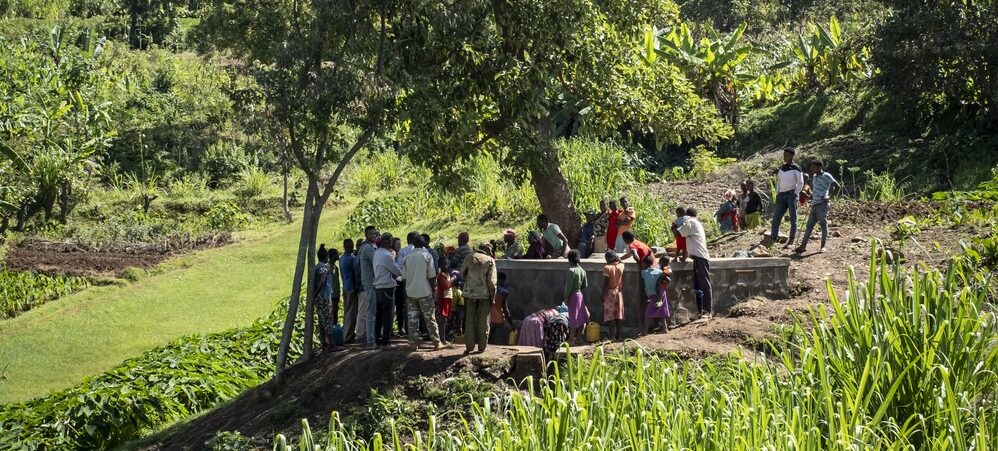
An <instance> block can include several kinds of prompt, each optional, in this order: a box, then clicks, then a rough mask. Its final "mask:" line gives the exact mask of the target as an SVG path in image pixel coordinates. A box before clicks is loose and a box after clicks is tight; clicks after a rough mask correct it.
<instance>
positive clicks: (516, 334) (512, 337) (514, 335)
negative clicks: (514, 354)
mask: <svg viewBox="0 0 998 451" xmlns="http://www.w3.org/2000/svg"><path fill="white" fill-rule="evenodd" d="M519 341H520V331H518V330H516V329H513V330H511V331H509V345H510V346H516V343H517V342H519Z"/></svg>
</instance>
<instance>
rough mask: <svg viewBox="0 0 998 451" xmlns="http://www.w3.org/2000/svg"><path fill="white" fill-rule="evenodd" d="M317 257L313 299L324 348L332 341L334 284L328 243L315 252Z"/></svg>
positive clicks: (327, 347) (313, 276)
mask: <svg viewBox="0 0 998 451" xmlns="http://www.w3.org/2000/svg"><path fill="white" fill-rule="evenodd" d="M315 254H316V255H315V257H316V259H318V260H319V261H318V262H317V263H316V264H315V268H314V269H313V274H312V281H313V282H312V283H313V284H314V287H313V289H312V291H313V295H312V299H313V302H314V305H315V310H316V313H317V314H318V316H319V338H320V340H321V342H322V347H323V349H329V348H330V347H331V346H332V343H331V342H330V341H329V330H328V329H327V328H328V327H329V326H331V324H330V323H329V320H330V318H329V310H330V308H329V304H331V303H332V301H331V300H330V298H331V297H332V284H330V283H329V279H330V275H329V252H328V251H326V244H325V243H323V244H320V245H319V250H317V251H316V252H315Z"/></svg>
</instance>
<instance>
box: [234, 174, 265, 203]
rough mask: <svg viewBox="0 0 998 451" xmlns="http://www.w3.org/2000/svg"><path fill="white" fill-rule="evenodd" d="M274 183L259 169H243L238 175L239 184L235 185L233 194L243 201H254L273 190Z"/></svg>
mask: <svg viewBox="0 0 998 451" xmlns="http://www.w3.org/2000/svg"><path fill="white" fill-rule="evenodd" d="M273 188H274V183H273V181H272V180H271V179H270V176H269V175H267V173H266V172H264V171H263V170H262V169H260V168H256V167H252V168H247V169H243V170H242V171H241V172H240V173H239V183H238V184H237V185H236V190H235V193H236V195H237V196H239V197H242V198H243V199H254V198H256V197H260V196H262V195H264V194H266V193H269V192H271V191H272V190H273Z"/></svg>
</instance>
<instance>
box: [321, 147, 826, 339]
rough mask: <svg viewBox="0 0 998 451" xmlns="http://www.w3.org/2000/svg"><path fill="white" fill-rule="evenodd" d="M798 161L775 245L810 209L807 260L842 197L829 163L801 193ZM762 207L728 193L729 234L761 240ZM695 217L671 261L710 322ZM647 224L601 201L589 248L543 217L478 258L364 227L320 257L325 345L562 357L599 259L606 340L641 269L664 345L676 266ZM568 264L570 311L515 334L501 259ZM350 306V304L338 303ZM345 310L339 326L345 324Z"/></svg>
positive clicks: (747, 191)
mask: <svg viewBox="0 0 998 451" xmlns="http://www.w3.org/2000/svg"><path fill="white" fill-rule="evenodd" d="M794 155H795V152H794V150H793V149H787V150H786V151H785V152H784V164H783V165H782V166H781V167H780V169H779V171H778V172H777V180H776V186H777V187H778V191H777V192H778V194H777V196H776V198H775V200H774V205H773V207H774V214H773V220H772V227H773V230H772V235H771V236H768V237H767V239H772V240H776V239H777V238H778V237H779V226H780V222H781V221H782V218H783V216H784V215H785V214H786V213H789V214H790V219H791V221H790V222H791V227H790V240H789V242H788V244H787V246H790V243H793V242H794V236H795V234H796V215H797V204H798V203H803V202H804V199H805V198H810V199H812V206H811V210H810V213H809V216H808V221H807V228H806V231H805V234H804V239H803V240H802V242H801V244H800V246H799V247H798V248H797V249H796V251H797V252H798V253H800V252H804V250H805V249H806V247H807V243H808V238H809V237H810V235H811V233H812V231H813V229H814V226H815V225H818V224H820V225H821V227H822V240H821V251H822V252H823V251H824V250H825V246H826V241H827V235H828V228H827V214H828V206H829V199H830V198H831V196H832V194H833V191H834V190H835V189H836V188H838V187H839V184H838V182H837V181H836V180H835V179H834V177H832V176H831V174H829V173H827V172H824V171H823V169H822V167H823V165H822V163H821V162H820V161H814V162H812V163H811V164H810V165H809V169H810V172H811V174H812V176H811V177H810V183H809V184H805V183H804V177H803V175H804V174H803V170H802V169H801V168H800V167H799V166H797V165H796V164H794V163H793V157H794ZM762 211H763V199H762V196H761V195H760V194H759V193H757V192H756V190H755V183H754V182H753V181H752V180H746V181H745V182H744V183H742V185H741V193H735V192H734V191H733V190H728V191H727V192H725V193H724V201H723V203H722V204H721V207H720V208H719V209H718V210H717V212H716V213H715V218H716V219H717V221H718V224H719V226H720V229H721V231H722V232H725V233H727V232H733V231H739V230H740V229H742V228H745V229H752V228H756V227H759V226H760V225H761V214H762ZM698 214H699V213H698V211H697V210H696V209H695V208H686V207H679V208H677V209H676V211H675V215H676V218H675V220H674V221H673V222H672V224H671V227H670V229H671V230H670V231H671V232H672V234H673V235H674V238H675V243H676V250H675V254H674V257H673V258H674V259H675V260H676V261H679V262H684V261H686V260H691V261H692V265H691V266H692V272H693V284H692V292H693V294H694V296H695V299H696V305H697V314H698V316H699V317H701V318H703V317H706V318H709V317H710V316H711V314H712V311H713V287H712V285H711V277H710V253H709V252H708V249H707V237H706V231H705V228H704V225H703V223H702V222H701V221H700V220H699V219H698ZM637 220H638V214H637V212H636V211H635V209H634V208H633V207H632V206H631V204H630V202H629V200H628V199H627V198H626V197H622V198H620V199H619V203H618V201H617V200H603V201H601V202H600V211H598V212H587V213H586V214H585V223H584V224H583V225H582V228H581V233H580V239H579V242H578V243H577V245H576V246H574V247H573V246H571V245H570V242H569V238H568V237H567V236H566V235H565V233H564V232H563V231H562V229H561V227H560V226H559V225H558V224H555V223H552V222H551V221H550V220H549V219H548V217H547V216H546V215H543V214H542V215H539V216H537V220H536V229H535V230H531V231H529V233H528V234H527V247H526V249H524V247H523V245H522V243H521V242H520V239H519V238H518V235H517V232H516V231H515V230H513V229H507V230H506V231H505V232H504V233H503V239H502V241H491V242H487V243H482V244H480V245H478V246H477V247H476V248H472V247H471V244H470V243H471V239H470V236H469V234H468V233H467V232H463V233H461V234H459V235H458V237H457V246H455V247H447V248H443V249H433V248H431V247H430V236H429V235H427V234H420V233H417V232H410V233H409V234H408V235H406V237H405V242H406V244H405V246H403V245H402V240H401V239H400V238H397V237H394V236H392V234H390V233H381V232H380V231H379V230H377V229H376V228H375V227H367V228H365V231H364V238H362V239H360V240H357V241H356V242H354V241H353V240H349V239H347V240H345V241H344V242H343V254H342V255H341V254H340V253H339V251H338V250H337V249H332V250H328V251H327V250H326V248H325V245H324V244H323V245H321V246H320V247H319V249H318V252H317V254H318V255H317V257H318V261H319V263H318V264H317V265H316V267H315V269H314V271H315V272H314V280H315V281H316V283H315V287H316V288H315V289H314V290H313V293H312V295H313V296H314V299H315V301H316V305H317V313H318V316H319V323H320V330H321V331H323V333H322V334H321V335H322V337H323V338H322V343H323V345H324V346H327V347H335V346H337V345H339V344H343V343H355V342H359V343H363V344H365V345H366V346H367V347H368V348H371V349H376V348H378V347H384V346H386V345H388V344H389V340H390V339H391V338H392V336H393V334H394V335H395V336H398V337H406V338H407V339H408V343H409V347H410V348H411V349H413V350H415V349H418V348H419V346H420V345H421V344H422V342H424V341H426V342H428V346H431V347H432V348H433V349H441V348H444V347H449V346H451V343H452V342H454V341H455V340H463V342H464V346H465V351H464V352H465V353H466V354H468V353H472V352H479V353H480V352H484V351H485V349H486V347H487V346H488V344H489V343H493V344H507V343H510V342H512V343H515V344H519V345H525V346H537V347H541V348H545V349H547V350H549V351H551V352H554V351H555V350H557V349H558V347H560V346H561V344H562V343H563V342H566V341H567V342H571V343H573V344H577V343H580V342H581V341H582V340H583V339H584V337H585V336H586V335H588V334H587V333H586V332H587V331H586V329H587V326H589V325H590V324H591V321H592V320H593V319H594V318H593V317H592V315H591V314H590V312H589V309H588V307H587V303H586V299H585V295H584V292H585V291H586V289H587V288H588V287H589V280H588V275H587V273H586V271H585V270H584V269H583V268H582V266H581V262H582V260H583V259H586V258H591V257H592V256H594V255H599V256H602V260H603V261H605V265H604V266H603V269H602V272H601V274H602V276H603V280H602V293H601V299H600V300H601V303H602V307H603V309H602V318H601V319H602V325H603V326H605V327H606V328H607V329H608V332H609V338H611V339H616V340H619V339H620V338H621V326H622V324H623V321H624V313H625V308H624V295H623V292H624V289H625V287H624V286H623V284H624V267H625V262H627V261H634V262H635V263H637V264H638V265H639V266H640V270H641V272H640V281H639V283H640V285H641V286H640V288H641V292H642V293H643V295H644V297H645V299H646V304H645V318H644V323H645V328H644V329H645V332H646V333H649V334H652V333H666V332H668V330H669V319H670V316H671V312H672V309H671V308H670V305H669V299H668V288H669V285H670V284H671V282H672V278H671V274H672V270H671V268H670V262H671V261H672V260H670V257H669V255H667V254H661V255H656V253H655V252H654V251H653V250H652V248H651V247H650V246H648V245H647V244H645V243H644V242H642V241H641V240H639V239H638V237H637V236H636V235H635V233H634V224H635V223H636V221H637ZM552 258H555V259H560V258H564V259H566V261H567V262H568V268H567V271H566V275H565V286H564V292H563V295H562V300H563V303H562V304H561V305H558V306H555V307H553V308H548V309H543V310H540V311H538V312H534V313H532V314H530V315H528V316H527V317H526V318H524V319H523V321H522V322H521V323H520V326H519V327H516V326H515V323H514V321H513V319H512V318H511V316H510V313H509V309H508V307H507V301H508V299H509V298H510V292H509V290H508V289H507V287H506V275H505V274H503V273H501V272H498V271H497V269H496V259H552ZM341 295H342V296H341ZM341 297H342V300H343V312H344V315H345V317H344V318H343V324H342V326H340V325H339V321H338V320H339V318H338V312H339V310H340V298H341Z"/></svg>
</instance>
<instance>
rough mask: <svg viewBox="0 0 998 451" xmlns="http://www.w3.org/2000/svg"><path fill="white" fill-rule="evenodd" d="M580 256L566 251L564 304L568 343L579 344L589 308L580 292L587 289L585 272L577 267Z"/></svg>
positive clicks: (574, 251) (577, 252) (574, 252)
mask: <svg viewBox="0 0 998 451" xmlns="http://www.w3.org/2000/svg"><path fill="white" fill-rule="evenodd" d="M581 260H582V254H580V253H579V251H577V250H575V249H573V250H571V251H568V266H569V268H568V274H566V275H565V303H566V304H568V329H569V331H570V332H569V343H571V344H579V342H578V339H579V337H580V336H582V330H583V329H585V327H586V324H588V323H589V308H587V307H586V299H585V297H584V296H583V295H582V290H585V289H586V288H587V287H589V278H587V277H586V271H585V270H584V269H582V267H581V266H579V262H580V261H581Z"/></svg>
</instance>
